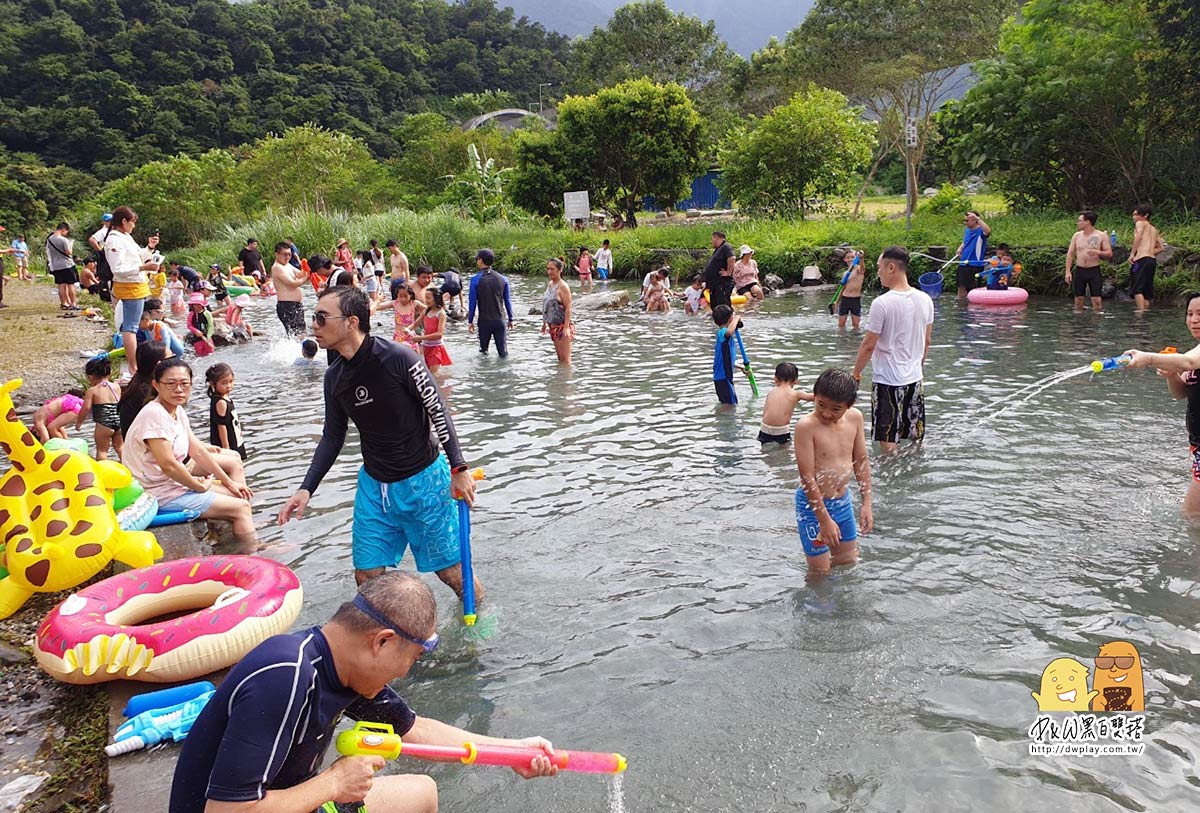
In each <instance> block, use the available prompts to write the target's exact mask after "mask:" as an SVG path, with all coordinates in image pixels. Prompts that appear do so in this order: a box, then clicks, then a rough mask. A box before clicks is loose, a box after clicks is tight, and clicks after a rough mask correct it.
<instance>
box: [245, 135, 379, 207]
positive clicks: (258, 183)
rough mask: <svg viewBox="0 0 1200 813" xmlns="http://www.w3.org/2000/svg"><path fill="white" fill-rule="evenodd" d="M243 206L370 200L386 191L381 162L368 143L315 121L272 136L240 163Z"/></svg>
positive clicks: (359, 204)
mask: <svg viewBox="0 0 1200 813" xmlns="http://www.w3.org/2000/svg"><path fill="white" fill-rule="evenodd" d="M238 175H239V176H240V178H241V180H242V183H243V184H244V186H245V189H246V194H245V197H244V204H243V209H244V210H246V211H248V212H252V211H257V210H260V209H261V208H262V207H264V206H270V207H274V208H277V209H283V210H285V211H286V210H296V209H310V210H315V211H329V210H340V211H350V210H352V209H361V208H363V207H364V206H371V205H372V204H373V203H375V202H376V201H377V200H378V199H379V197H380V196H381V195H382V193H383V185H384V172H383V167H382V166H381V165H380V164H379V163H378V162H377V161H376V160H375V159H373V158H372V157H371V153H370V151H369V150H368V149H367V146H366V144H364V143H363V142H361V141H359V140H357V139H355V138H352V137H350V136H348V135H346V134H345V133H340V132H339V133H335V132H330V131H328V130H324V129H322V128H320V127H315V126H313V125H305V126H303V127H293V128H291V129H290V130H287V131H286V132H284V133H283V134H282V135H279V136H268V137H267V138H264V139H262V140H261V141H259V142H258V143H257V144H255V145H254V147H253V148H252V150H251V152H250V155H249V157H247V158H246V160H245V161H243V162H242V164H241V165H240V166H239V167H238Z"/></svg>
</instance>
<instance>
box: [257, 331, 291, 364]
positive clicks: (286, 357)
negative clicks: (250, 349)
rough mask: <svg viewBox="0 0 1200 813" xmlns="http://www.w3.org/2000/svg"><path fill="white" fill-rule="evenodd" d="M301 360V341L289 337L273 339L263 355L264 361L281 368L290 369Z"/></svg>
mask: <svg viewBox="0 0 1200 813" xmlns="http://www.w3.org/2000/svg"><path fill="white" fill-rule="evenodd" d="M298 358H300V340H299V339H293V338H290V337H288V336H279V337H277V338H274V339H271V343H270V344H268V345H267V349H266V351H265V352H264V353H263V359H264V360H265V361H267V362H270V363H271V364H275V365H278V366H280V367H290V366H291V365H292V364H293V363H294V362H295V361H296V359H298Z"/></svg>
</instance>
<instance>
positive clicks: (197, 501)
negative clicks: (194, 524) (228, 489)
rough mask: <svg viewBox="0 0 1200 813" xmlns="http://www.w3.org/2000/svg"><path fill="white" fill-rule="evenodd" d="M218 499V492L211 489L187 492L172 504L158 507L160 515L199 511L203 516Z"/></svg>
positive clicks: (171, 502)
mask: <svg viewBox="0 0 1200 813" xmlns="http://www.w3.org/2000/svg"><path fill="white" fill-rule="evenodd" d="M216 498H217V492H215V491H213V490H212V489H209V490H208V491H185V492H184V493H183V494H180V495H179V496H178V497H176V498H175V499H173V500H171V501H170V502H165V503H162V504H160V505H159V506H158V513H160V514H174V513H177V512H182V511H197V512H199V513H201V514H203V513H204V512H205V511H207V510H208V509H209V508H210V507H212V504H213V500H215V499H216Z"/></svg>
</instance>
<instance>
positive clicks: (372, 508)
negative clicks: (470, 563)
mask: <svg viewBox="0 0 1200 813" xmlns="http://www.w3.org/2000/svg"><path fill="white" fill-rule="evenodd" d="M352 537H353V556H354V569H355V570H372V569H374V568H377V567H395V566H397V565H399V564H400V560H401V559H402V558H403V557H404V549H405V548H411V549H412V554H413V559H415V560H416V562H417V570H419V571H420V572H422V573H432V572H434V571H438V570H445V569H446V568H448V567H451V566H453V565H456V564H458V563H459V561H460V554H459V543H458V509H457V507H456V506H455V505H454V500H453V499H451V497H450V464H449V463H447V462H446V457H445V455H439V456H438V459H437V460H435V461H433V462H432V463H430V464H429V465H428V466H426V467H425V468H424V469H422V470H421V471H419V472H417V473H416V474H414V475H412V476H411V477H406V478H405V479H403V480H397V481H396V482H394V483H381V482H379V481H378V480H376V479H375V478H374V477H372V476H371V475H369V474H367V470H366V469H365V468H363V469H359V472H358V492H357V493H356V494H355V495H354V524H353V531H352Z"/></svg>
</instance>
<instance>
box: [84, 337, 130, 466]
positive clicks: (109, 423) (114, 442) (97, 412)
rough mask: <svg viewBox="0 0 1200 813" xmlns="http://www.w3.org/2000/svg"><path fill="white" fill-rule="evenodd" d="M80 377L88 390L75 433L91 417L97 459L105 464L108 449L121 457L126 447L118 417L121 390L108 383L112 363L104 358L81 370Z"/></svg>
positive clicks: (110, 382) (96, 359) (88, 364)
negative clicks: (85, 377)
mask: <svg viewBox="0 0 1200 813" xmlns="http://www.w3.org/2000/svg"><path fill="white" fill-rule="evenodd" d="M83 373H84V375H86V376H87V380H88V389H87V392H85V393H84V394H83V407H82V408H81V409H80V410H79V417H78V418H76V419H75V429H76V430H78V429H79V427H81V426H83V418H84V416H85V415H88V414H90V415H91V416H92V422H93V423H94V424H96V434H95V439H96V459H97V460H107V459H108V448H109V446H111V447H112V448H113V449H115V450H116V452H117V457H120V456H121V448H122V446H123V445H124V443H125V441H124V438H123V437H122V435H121V419H120V417H119V416H118V414H117V401H119V400H121V388H120V387H118V386H117V385H116V384H114V383H113V382H112V381H110V380H109V377H110V376H111V375H112V362H111V361H109V360H108V356H107V355H104V356H97V357H95V358H93V359H90V360H89V361H88V363H87V364H85V365H84V366H83Z"/></svg>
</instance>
